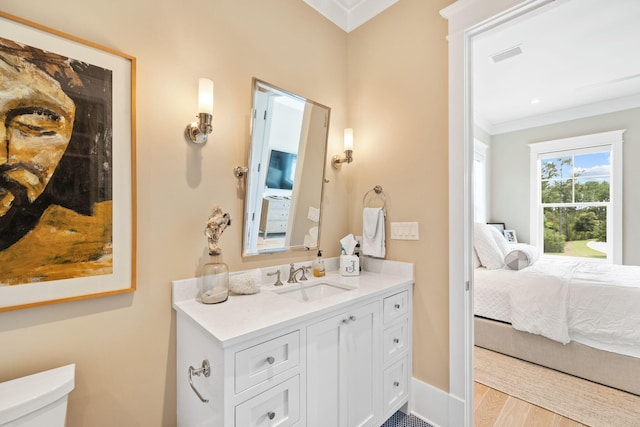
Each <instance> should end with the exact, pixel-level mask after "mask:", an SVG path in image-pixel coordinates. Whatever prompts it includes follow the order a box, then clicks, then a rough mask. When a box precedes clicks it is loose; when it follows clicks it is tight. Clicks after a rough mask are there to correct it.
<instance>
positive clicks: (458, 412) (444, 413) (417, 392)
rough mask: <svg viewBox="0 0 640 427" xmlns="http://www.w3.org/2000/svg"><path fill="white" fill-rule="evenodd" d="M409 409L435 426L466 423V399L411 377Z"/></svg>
mask: <svg viewBox="0 0 640 427" xmlns="http://www.w3.org/2000/svg"><path fill="white" fill-rule="evenodd" d="M409 411H410V412H411V413H412V414H413V415H415V416H416V417H418V418H421V419H423V420H424V421H426V422H428V423H429V424H431V425H432V426H434V427H458V426H463V425H464V401H462V400H460V399H459V398H458V397H456V396H453V395H451V394H449V393H447V392H445V391H442V390H440V389H439V388H436V387H433V386H431V385H429V384H427V383H424V382H422V381H420V380H419V379H416V378H411V394H410V396H409Z"/></svg>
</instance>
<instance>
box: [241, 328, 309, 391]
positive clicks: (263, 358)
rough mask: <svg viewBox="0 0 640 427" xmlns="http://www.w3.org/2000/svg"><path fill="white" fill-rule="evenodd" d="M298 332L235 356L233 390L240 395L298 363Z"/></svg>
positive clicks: (250, 348) (266, 342) (242, 351)
mask: <svg viewBox="0 0 640 427" xmlns="http://www.w3.org/2000/svg"><path fill="white" fill-rule="evenodd" d="M299 348H300V331H293V332H291V333H288V334H286V335H283V336H281V337H278V338H274V339H272V340H269V341H265V342H263V343H260V344H257V345H255V346H253V347H249V348H247V349H245V350H241V351H239V352H237V353H236V355H235V390H236V393H240V392H242V391H244V390H247V389H249V388H251V387H253V386H255V385H257V384H260V383H261V382H264V381H266V380H268V379H269V378H272V377H273V376H275V375H278V374H279V373H281V372H284V371H286V370H287V369H291V368H293V367H294V366H298V363H299V362H300V351H299Z"/></svg>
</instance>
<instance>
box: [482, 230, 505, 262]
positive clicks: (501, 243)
mask: <svg viewBox="0 0 640 427" xmlns="http://www.w3.org/2000/svg"><path fill="white" fill-rule="evenodd" d="M485 227H486V228H487V229H488V230H489V231H490V232H491V237H493V240H495V241H496V244H497V245H498V249H499V250H500V252H501V253H502V255H503V256H504V255H506V254H508V253H509V251H510V250H511V248H510V247H509V242H508V241H507V238H506V237H504V234H502V233H501V232H500V230H498V229H497V228H495V227H494V226H492V225H485Z"/></svg>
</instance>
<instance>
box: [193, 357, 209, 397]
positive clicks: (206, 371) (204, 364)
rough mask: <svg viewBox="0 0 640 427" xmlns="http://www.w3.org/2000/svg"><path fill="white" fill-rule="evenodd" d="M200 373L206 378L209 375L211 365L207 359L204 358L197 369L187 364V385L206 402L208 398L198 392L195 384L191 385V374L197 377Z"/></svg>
mask: <svg viewBox="0 0 640 427" xmlns="http://www.w3.org/2000/svg"><path fill="white" fill-rule="evenodd" d="M200 374H202V375H204V376H205V377H207V378H208V377H209V376H210V375H211V365H209V361H208V360H207V359H204V360H203V361H202V367H200V368H198V369H196V368H194V367H193V366H189V385H190V386H191V388H192V389H193V391H194V393H195V394H196V395H197V396H198V398H199V399H200V401H201V402H202V403H208V402H209V399H205V398H204V397H202V395H201V394H200V392H199V391H198V390H197V389H196V386H194V385H193V379H192V376H196V377H199V376H200Z"/></svg>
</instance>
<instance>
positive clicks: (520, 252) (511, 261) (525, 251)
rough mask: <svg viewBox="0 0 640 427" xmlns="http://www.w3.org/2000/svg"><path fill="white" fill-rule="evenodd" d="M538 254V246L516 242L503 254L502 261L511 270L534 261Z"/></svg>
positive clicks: (526, 265)
mask: <svg viewBox="0 0 640 427" xmlns="http://www.w3.org/2000/svg"><path fill="white" fill-rule="evenodd" d="M539 255H540V253H539V251H538V248H536V247H535V246H531V245H525V244H518V245H515V247H514V249H512V250H511V251H510V252H509V253H508V254H507V255H505V257H504V263H505V264H506V265H507V267H508V268H510V269H511V270H522V269H523V268H526V267H529V266H530V265H531V264H533V263H534V262H536V261H537V260H538V257H539Z"/></svg>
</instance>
